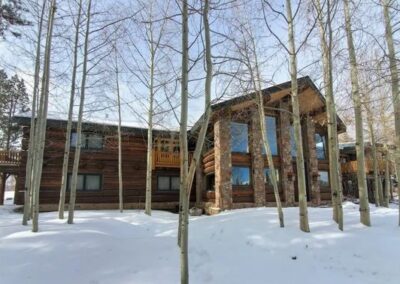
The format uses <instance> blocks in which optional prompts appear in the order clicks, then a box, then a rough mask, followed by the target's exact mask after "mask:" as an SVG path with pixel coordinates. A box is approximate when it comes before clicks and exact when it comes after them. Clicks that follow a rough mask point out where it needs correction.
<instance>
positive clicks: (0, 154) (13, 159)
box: [0, 150, 21, 166]
mask: <svg viewBox="0 0 400 284" xmlns="http://www.w3.org/2000/svg"><path fill="white" fill-rule="evenodd" d="M20 161H21V152H20V151H15V150H9V151H4V150H0V165H3V166H4V165H5V166H18V165H19V162H20Z"/></svg>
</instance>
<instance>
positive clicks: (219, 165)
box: [214, 113, 232, 210]
mask: <svg viewBox="0 0 400 284" xmlns="http://www.w3.org/2000/svg"><path fill="white" fill-rule="evenodd" d="M230 123H231V119H230V115H229V114H227V113H223V114H220V115H219V116H218V118H217V121H216V122H215V123H214V155H215V205H216V207H217V208H219V209H220V210H225V209H231V208H232V183H231V173H232V162H231V141H230V140H231V127H230Z"/></svg>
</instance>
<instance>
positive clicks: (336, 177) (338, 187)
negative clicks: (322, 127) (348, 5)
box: [315, 0, 343, 230]
mask: <svg viewBox="0 0 400 284" xmlns="http://www.w3.org/2000/svg"><path fill="white" fill-rule="evenodd" d="M315 6H316V10H317V11H316V12H317V17H318V19H317V20H318V27H319V35H320V42H321V49H322V63H323V69H324V89H325V98H326V109H327V122H328V123H327V124H328V126H327V128H328V154H329V155H328V156H329V180H330V184H331V193H332V206H333V220H335V221H336V222H337V223H338V227H339V229H340V230H343V207H342V184H341V182H340V165H339V145H338V134H337V118H336V106H335V98H334V96H333V78H332V68H333V64H332V28H331V2H330V0H327V1H326V7H327V9H326V11H327V12H326V19H325V21H324V17H323V10H322V7H321V3H320V0H316V1H315Z"/></svg>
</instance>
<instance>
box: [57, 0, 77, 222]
mask: <svg viewBox="0 0 400 284" xmlns="http://www.w3.org/2000/svg"><path fill="white" fill-rule="evenodd" d="M81 10H82V0H79V6H78V16H77V22H76V27H75V42H74V62H73V66H72V81H71V94H70V97H69V109H68V122H67V132H66V134H65V147H64V159H63V168H62V176H61V189H60V200H59V204H58V218H59V219H64V210H65V192H66V189H67V179H68V164H69V153H70V147H71V129H72V116H73V112H74V100H75V89H76V71H77V69H78V48H79V28H80V22H81Z"/></svg>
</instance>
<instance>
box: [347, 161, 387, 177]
mask: <svg viewBox="0 0 400 284" xmlns="http://www.w3.org/2000/svg"><path fill="white" fill-rule="evenodd" d="M357 169H358V165H357V161H349V162H346V163H344V164H342V173H344V174H349V173H356V172H357ZM378 169H379V171H380V172H384V171H385V161H382V160H378ZM373 171H374V164H373V161H372V160H371V159H366V160H365V172H366V173H369V172H373Z"/></svg>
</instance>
